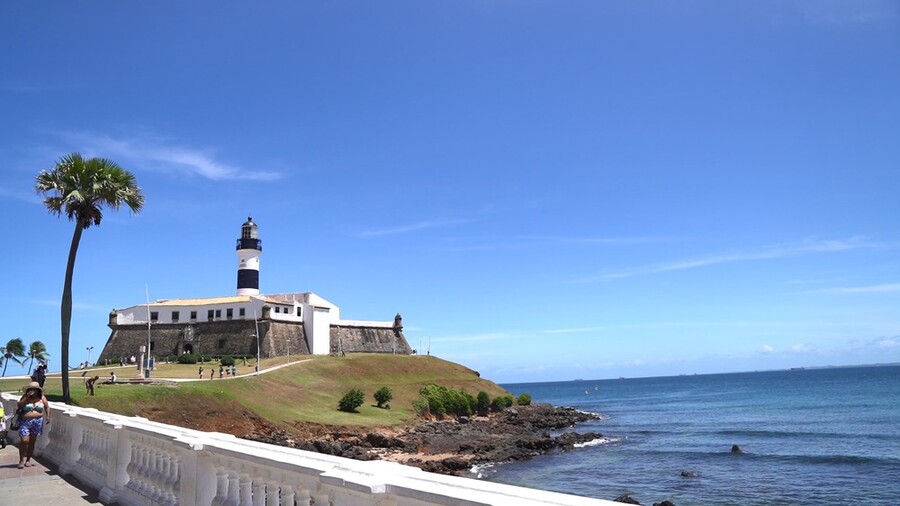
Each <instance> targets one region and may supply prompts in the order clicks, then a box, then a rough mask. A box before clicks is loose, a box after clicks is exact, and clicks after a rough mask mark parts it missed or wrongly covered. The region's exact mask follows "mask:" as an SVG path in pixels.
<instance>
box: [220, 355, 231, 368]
mask: <svg viewBox="0 0 900 506" xmlns="http://www.w3.org/2000/svg"><path fill="white" fill-rule="evenodd" d="M219 363H220V364H222V365H228V366H231V365H234V358H232V357H229V356H228V355H226V356H224V357H222V358H220V359H219Z"/></svg>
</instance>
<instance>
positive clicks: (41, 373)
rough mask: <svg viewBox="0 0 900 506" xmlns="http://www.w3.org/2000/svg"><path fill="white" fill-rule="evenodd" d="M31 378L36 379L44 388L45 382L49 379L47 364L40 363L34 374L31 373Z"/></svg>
mask: <svg viewBox="0 0 900 506" xmlns="http://www.w3.org/2000/svg"><path fill="white" fill-rule="evenodd" d="M31 380H32V381H36V382H37V383H38V385H40V386H41V388H44V382H45V381H47V364H45V363H43V362H41V363H40V364H38V366H37V369H35V370H34V374H32V375H31Z"/></svg>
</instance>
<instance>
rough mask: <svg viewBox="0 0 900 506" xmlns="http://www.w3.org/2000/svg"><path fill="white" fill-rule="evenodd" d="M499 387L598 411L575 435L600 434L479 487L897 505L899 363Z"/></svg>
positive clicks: (503, 469) (486, 473)
mask: <svg viewBox="0 0 900 506" xmlns="http://www.w3.org/2000/svg"><path fill="white" fill-rule="evenodd" d="M503 386H504V387H505V388H506V389H507V390H509V391H510V392H511V393H514V394H516V395H518V394H521V393H526V392H527V393H529V394H531V396H532V397H533V399H534V402H548V403H551V404H553V405H557V406H572V407H575V408H578V409H580V410H583V411H590V412H594V413H598V414H600V415H602V419H601V420H597V421H592V422H587V423H584V424H581V425H579V426H578V427H576V428H575V429H574V430H577V431H579V432H587V431H595V432H601V433H603V435H604V436H605V437H604V439H601V440H598V441H596V442H594V444H592V445H588V446H584V447H581V448H576V449H574V450H571V451H567V452H557V453H553V454H550V455H544V456H540V457H537V458H534V459H531V460H528V461H521V462H512V463H505V464H498V465H493V466H488V467H485V468H480V469H478V470H477V474H478V475H479V476H480V477H481V478H483V479H487V480H491V481H497V482H502V483H511V484H516V485H523V486H528V487H534V488H540V489H545V490H554V491H558V492H565V493H571V494H578V495H584V496H590V497H597V498H603V499H613V498H615V497H617V496H619V495H621V494H624V493H628V494H630V495H632V496H633V497H635V498H636V499H638V500H639V501H641V503H643V504H652V503H654V502H659V501H662V500H664V499H669V500H671V501H672V502H674V503H675V504H677V505H678V506H685V505H692V504H742V505H745V504H766V505H768V504H817V505H819V504H836V505H837V504H841V505H843V504H897V503H898V502H900V366H884V367H853V368H829V369H806V370H791V371H769V372H755V373H736V374H716V375H702V376H678V377H668V378H640V379H619V380H602V381H569V382H556V383H520V384H508V385H503ZM734 444H737V445H739V446H740V447H741V449H742V450H743V451H744V453H741V454H733V453H732V452H731V447H732V445H734ZM682 471H690V472H693V473H696V474H697V476H695V477H684V476H682Z"/></svg>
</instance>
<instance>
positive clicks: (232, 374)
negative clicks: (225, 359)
mask: <svg viewBox="0 0 900 506" xmlns="http://www.w3.org/2000/svg"><path fill="white" fill-rule="evenodd" d="M235 376H237V367H236V366H231V377H232V378H233V377H235Z"/></svg>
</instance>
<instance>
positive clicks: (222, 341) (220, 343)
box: [219, 339, 225, 350]
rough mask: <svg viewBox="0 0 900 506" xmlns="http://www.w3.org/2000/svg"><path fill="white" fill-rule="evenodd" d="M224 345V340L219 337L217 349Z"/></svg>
mask: <svg viewBox="0 0 900 506" xmlns="http://www.w3.org/2000/svg"><path fill="white" fill-rule="evenodd" d="M224 347H225V340H224V339H219V349H220V350H221V349H222V348H224Z"/></svg>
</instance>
